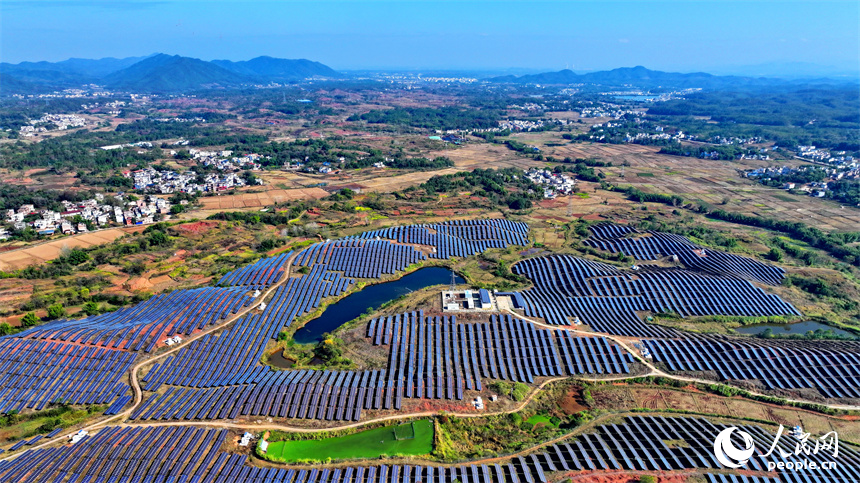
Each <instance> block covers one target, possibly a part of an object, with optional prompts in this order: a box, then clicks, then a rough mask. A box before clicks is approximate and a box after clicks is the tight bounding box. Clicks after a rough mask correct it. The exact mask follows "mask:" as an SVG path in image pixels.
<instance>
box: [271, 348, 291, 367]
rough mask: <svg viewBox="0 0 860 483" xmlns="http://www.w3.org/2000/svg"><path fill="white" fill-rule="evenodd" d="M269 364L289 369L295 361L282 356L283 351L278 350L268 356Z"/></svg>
mask: <svg viewBox="0 0 860 483" xmlns="http://www.w3.org/2000/svg"><path fill="white" fill-rule="evenodd" d="M269 364H271V365H273V366H275V367H280V368H281V369H289V368H291V367H293V366H294V365H295V364H296V361H294V360H292V359H290V358H289V357H286V356H284V351H282V350H279V351H278V352H275V353H274V354H272V355H270V356H269Z"/></svg>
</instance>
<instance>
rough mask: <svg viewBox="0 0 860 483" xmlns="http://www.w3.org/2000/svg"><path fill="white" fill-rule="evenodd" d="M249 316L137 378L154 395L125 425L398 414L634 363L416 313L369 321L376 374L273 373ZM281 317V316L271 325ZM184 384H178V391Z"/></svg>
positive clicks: (598, 343)
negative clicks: (378, 350)
mask: <svg viewBox="0 0 860 483" xmlns="http://www.w3.org/2000/svg"><path fill="white" fill-rule="evenodd" d="M269 310H274V311H277V310H278V309H277V307H276V305H274V304H272V305H269V306H268V307H267V308H266V311H265V312H264V314H263V315H261V316H259V317H258V316H249V317H246V318H245V319H243V320H242V321H240V322H239V323H237V325H236V326H235V327H233V328H232V329H230V330H229V331H226V332H225V333H224V334H222V335H220V336H206V337H204V338H201V339H200V340H198V341H195V342H193V343H192V344H191V345H189V346H188V347H186V348H183V349H182V350H181V351H179V353H178V354H177V355H176V356H175V357H172V358H170V359H168V360H167V361H165V363H164V364H163V365H161V366H157V367H153V368H152V369H151V370H150V371H149V372H148V373H147V374H146V376H145V377H144V378H143V380H144V381H147V384H146V385H145V387H144V388H145V390H147V391H156V390H158V389H159V388H160V387H161V385H162V384H166V385H169V386H170V387H169V388H168V389H167V391H166V392H163V393H161V394H159V393H155V394H152V395H151V396H150V397H149V398H148V399H147V400H146V401H144V403H143V404H142V405H141V406H139V407H138V408H136V409H135V411H134V413H133V414H132V415H131V418H132V419H140V420H149V419H152V420H171V419H184V420H195V419H200V420H207V419H224V418H229V419H234V418H236V417H238V416H249V415H250V416H269V417H280V418H310V419H325V420H358V419H359V418H360V417H361V410H362V409H392V408H393V409H400V408H401V407H402V404H403V398H404V397H407V398H437V399H463V398H464V392H465V391H467V390H481V387H482V385H481V378H482V377H485V378H494V379H505V380H514V381H523V382H534V380H535V378H537V377H542V376H543V377H547V376H560V375H573V374H585V373H589V374H626V373H629V372H630V369H629V365H628V364H630V363H631V362H633V359H632V356H631V355H630V354H629V353H627V352H626V351H624V350H623V349H622V348H621V347H619V346H617V345H616V344H614V343H612V342H610V341H608V340H607V339H605V338H602V337H571V336H570V334H569V333H567V332H564V331H554V330H546V329H537V328H535V326H534V325H533V324H531V323H528V322H525V321H523V320H521V319H516V318H513V317H511V316H509V315H508V316H504V317H496V316H492V317H491V319H490V321H489V322H487V323H477V324H461V323H457V321H456V319H455V318H454V317H424V316H423V313H421V312H414V313H407V314H398V315H395V316H390V317H385V318H380V319H373V320H372V321H371V322H370V323H369V325H368V327H369V328H368V337H370V338H371V342H372V343H374V344H375V345H388V346H389V355H388V366H387V368H386V369H385V370H382V371H339V372H338V371H300V370H286V371H277V372H275V371H272V370H270V369H269V368H268V367H266V366H261V365H258V364H257V361H259V360H260V357H261V356H262V351H263V350H264V348H265V342H266V341H267V340H268V338H269V337H270V336H271V335H273V333H274V331H273V330H272V329H267V327H275V328H278V327H279V325H277V324H276V325H275V326H270V325H267V324H265V323H261V321H262V320H266V319H268V318H270V317H269V316H268V314H267V313H266V312H268V311H269ZM275 320H278V319H275ZM175 386H181V387H175Z"/></svg>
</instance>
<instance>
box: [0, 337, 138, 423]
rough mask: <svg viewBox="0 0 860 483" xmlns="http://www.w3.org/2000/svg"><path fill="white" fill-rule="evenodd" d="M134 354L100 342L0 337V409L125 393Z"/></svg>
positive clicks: (108, 398) (39, 406)
mask: <svg viewBox="0 0 860 483" xmlns="http://www.w3.org/2000/svg"><path fill="white" fill-rule="evenodd" d="M135 357H136V354H134V353H131V352H127V351H121V350H115V349H108V348H104V347H94V346H82V345H77V344H71V343H65V342H59V341H46V340H29V339H20V338H17V337H4V338H2V339H0V413H8V412H11V411H19V412H20V411H21V410H23V409H25V408H29V409H35V410H41V409H44V408H45V407H46V406H47V405H48V404H51V403H55V402H66V403H69V404H104V403H106V402H109V401H113V400H114V398H117V397H119V396H120V395H122V394H125V393H126V392H127V391H128V389H129V387H128V385H126V384H125V383H124V382H123V379H124V378H123V376H124V375H125V373H126V371H127V370H128V369H129V368H130V367H131V365H132V364H133V363H134V360H135Z"/></svg>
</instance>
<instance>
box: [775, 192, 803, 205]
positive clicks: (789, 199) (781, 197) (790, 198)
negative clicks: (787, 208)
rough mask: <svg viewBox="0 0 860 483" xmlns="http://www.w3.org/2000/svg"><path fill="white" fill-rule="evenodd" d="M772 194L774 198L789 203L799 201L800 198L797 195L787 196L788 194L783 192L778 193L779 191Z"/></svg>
mask: <svg viewBox="0 0 860 483" xmlns="http://www.w3.org/2000/svg"><path fill="white" fill-rule="evenodd" d="M772 196H773V197H774V198H776V199H778V200H780V201H787V202H789V203H794V202H797V201H800V198H799V197H797V196H789V195H784V194H780V193H776V194H774V195H772Z"/></svg>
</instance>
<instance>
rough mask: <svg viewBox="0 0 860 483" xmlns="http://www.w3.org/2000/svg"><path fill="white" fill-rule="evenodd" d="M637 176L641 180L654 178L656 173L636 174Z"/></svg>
mask: <svg viewBox="0 0 860 483" xmlns="http://www.w3.org/2000/svg"><path fill="white" fill-rule="evenodd" d="M636 176H639V177H640V178H653V177H654V173H636Z"/></svg>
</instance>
